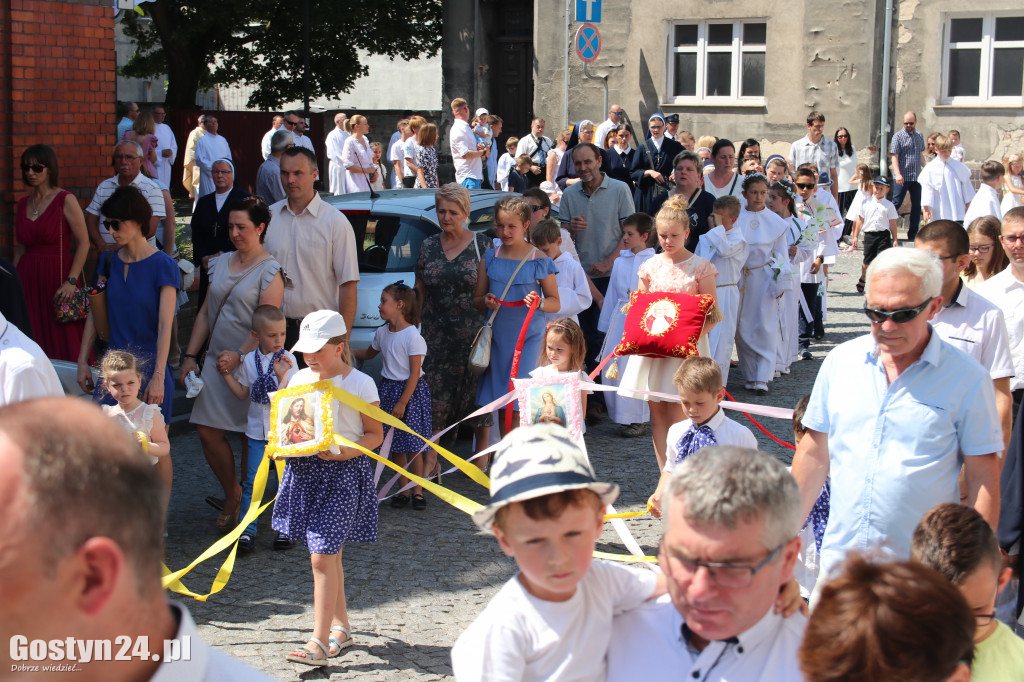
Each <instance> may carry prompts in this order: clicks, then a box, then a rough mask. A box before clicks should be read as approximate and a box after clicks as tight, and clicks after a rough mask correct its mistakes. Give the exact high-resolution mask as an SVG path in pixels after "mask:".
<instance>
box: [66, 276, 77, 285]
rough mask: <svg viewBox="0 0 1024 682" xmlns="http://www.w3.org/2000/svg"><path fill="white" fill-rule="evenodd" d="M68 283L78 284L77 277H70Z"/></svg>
mask: <svg viewBox="0 0 1024 682" xmlns="http://www.w3.org/2000/svg"><path fill="white" fill-rule="evenodd" d="M68 284H78V278H77V277H68Z"/></svg>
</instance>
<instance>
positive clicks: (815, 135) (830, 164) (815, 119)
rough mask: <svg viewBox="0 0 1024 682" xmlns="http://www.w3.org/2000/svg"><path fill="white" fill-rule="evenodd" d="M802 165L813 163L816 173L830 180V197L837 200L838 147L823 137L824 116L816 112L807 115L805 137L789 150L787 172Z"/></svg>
mask: <svg viewBox="0 0 1024 682" xmlns="http://www.w3.org/2000/svg"><path fill="white" fill-rule="evenodd" d="M802 163H813V164H814V165H815V166H817V168H818V173H819V174H821V173H826V174H828V176H829V177H830V178H832V187H831V191H832V197H833V198H835V199H836V200H837V201H838V200H839V193H838V192H839V190H838V185H837V182H838V180H839V146H838V145H836V143H835V142H834V141H833V140H830V139H828V138H827V137H825V116H824V115H823V114H821V113H819V112H817V111H812V112H811V113H809V114H808V115H807V135H805V136H804V137H801V138H800V139H799V140H797V141H796V142H794V143H793V145H792V146H791V147H790V148H789V170H790V172H794V171H796V169H797V167H798V166H799V165H800V164H802Z"/></svg>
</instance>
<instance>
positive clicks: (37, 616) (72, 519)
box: [0, 398, 271, 682]
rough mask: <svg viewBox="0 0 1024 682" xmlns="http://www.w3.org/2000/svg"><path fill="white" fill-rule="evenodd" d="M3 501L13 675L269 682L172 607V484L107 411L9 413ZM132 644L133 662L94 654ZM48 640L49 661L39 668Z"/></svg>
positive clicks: (0, 486) (0, 524) (0, 520)
mask: <svg viewBox="0 0 1024 682" xmlns="http://www.w3.org/2000/svg"><path fill="white" fill-rule="evenodd" d="M0 491H2V492H0V556H3V557H4V560H3V562H0V638H2V639H3V641H4V642H5V644H9V645H10V656H9V657H8V660H9V661H10V662H11V663H12V664H13V665H12V669H13V666H18V665H24V666H38V665H46V664H47V663H49V662H50V661H52V662H53V664H54V665H55V666H56V665H58V664H60V665H65V666H67V669H68V670H70V669H72V668H73V669H75V670H77V673H75V674H74V675H73V676H74V677H76V678H79V679H82V680H104V681H105V682H129V681H136V682H141V681H148V682H168V681H170V680H192V681H194V682H241V681H242V680H254V681H256V682H265V681H266V682H269V680H270V679H271V678H269V677H268V676H266V675H264V674H263V673H261V672H259V671H257V670H254V669H252V668H250V667H248V666H247V665H245V664H243V663H241V662H240V661H237V660H235V659H233V658H231V657H230V656H227V655H226V654H223V653H221V652H220V651H217V650H215V649H213V648H212V647H210V646H208V645H207V644H205V643H203V641H202V639H201V638H200V636H199V632H198V631H197V629H196V625H195V622H194V621H193V620H192V617H191V616H190V615H189V613H188V610H187V609H186V608H185V607H184V606H183V605H181V604H176V603H174V602H168V601H167V599H166V597H165V596H164V588H163V585H162V581H161V579H160V575H161V574H160V561H161V559H162V557H163V551H164V548H163V530H164V518H165V514H166V509H167V493H166V492H165V489H164V484H163V481H162V479H161V477H160V475H159V473H158V472H157V470H156V467H154V466H153V465H151V464H150V462H149V460H148V459H147V458H145V457H143V456H142V453H141V451H140V450H139V445H138V443H137V441H136V439H135V437H134V436H133V435H132V434H130V433H128V432H127V431H125V430H124V429H123V428H122V427H121V426H120V424H119V423H118V422H117V421H115V420H113V419H110V418H109V417H107V416H105V415H104V414H103V413H102V412H101V411H100V410H99V408H97V407H96V406H94V405H92V404H90V403H89V402H87V401H84V400H79V399H77V398H45V399H40V400H31V401H27V402H21V403H17V404H14V405H8V406H6V407H3V408H0ZM122 637H124V638H125V640H126V641H127V640H129V639H130V640H131V642H133V643H134V645H135V647H136V651H135V652H134V654H133V655H131V656H126V657H124V659H123V660H110V658H111V657H110V656H109V653H107V654H106V655H100V653H101V652H99V651H97V650H96V649H94V648H93V645H97V647H98V644H99V640H107V641H108V642H116V641H120V638H122ZM40 641H42V642H49V658H50V661H36V660H31V659H32V654H31V652H32V651H35V649H36V646H34V644H35V643H37V642H40ZM55 647H56V648H55ZM114 649H115V650H116V649H117V645H115V647H114ZM168 651H177V652H178V655H179V656H180V660H165V656H167V652H168ZM186 651H187V652H188V654H189V655H188V656H185V655H184V653H185V652H186ZM140 654H144V655H140ZM167 658H168V659H171V658H173V657H171V656H167ZM56 674H57V673H56V672H54V673H50V674H49V676H54V675H56ZM46 675H47V674H46V673H44V676H46Z"/></svg>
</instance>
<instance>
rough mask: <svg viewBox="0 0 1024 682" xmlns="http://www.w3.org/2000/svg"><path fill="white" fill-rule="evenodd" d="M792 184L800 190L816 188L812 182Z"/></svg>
mask: <svg viewBox="0 0 1024 682" xmlns="http://www.w3.org/2000/svg"><path fill="white" fill-rule="evenodd" d="M793 184H794V185H796V186H797V187H799V188H800V189H811V188H812V187H817V185H815V184H814V183H813V182H794V183H793Z"/></svg>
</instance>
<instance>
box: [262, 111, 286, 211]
mask: <svg viewBox="0 0 1024 682" xmlns="http://www.w3.org/2000/svg"><path fill="white" fill-rule="evenodd" d="M292 140H293V137H292V135H291V133H289V132H288V131H287V130H278V131H277V132H275V133H274V134H273V136H272V137H271V138H270V156H268V157H267V160H266V161H264V162H263V163H261V164H260V169H259V171H257V173H256V195H257V196H260V197H263V200H264V201H265V202H267V205H272V204H276V203H277V202H279V201H281V200H282V199H284V197H285V193H284V185H282V184H281V154H283V153H284V150H286V149H288V148H289V147H294V146H295V143H294V142H293V141H292Z"/></svg>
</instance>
